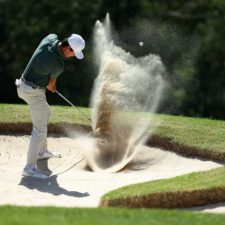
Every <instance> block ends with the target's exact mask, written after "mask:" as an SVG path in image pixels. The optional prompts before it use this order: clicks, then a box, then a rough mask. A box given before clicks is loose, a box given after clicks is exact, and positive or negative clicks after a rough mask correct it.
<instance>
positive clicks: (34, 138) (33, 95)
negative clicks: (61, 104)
mask: <svg viewBox="0 0 225 225" xmlns="http://www.w3.org/2000/svg"><path fill="white" fill-rule="evenodd" d="M45 91H46V90H45V89H33V88H32V87H31V86H29V85H27V84H25V83H24V82H22V81H21V80H20V81H19V85H17V93H18V96H19V97H20V98H21V99H23V100H24V101H25V102H26V103H27V104H28V106H29V109H30V113H31V119H32V125H33V127H32V133H31V138H30V143H29V148H28V152H27V165H31V166H35V165H36V163H37V160H38V155H39V152H43V151H45V150H46V149H47V125H48V121H49V117H50V114H51V111H50V108H49V105H48V103H47V100H46V95H45Z"/></svg>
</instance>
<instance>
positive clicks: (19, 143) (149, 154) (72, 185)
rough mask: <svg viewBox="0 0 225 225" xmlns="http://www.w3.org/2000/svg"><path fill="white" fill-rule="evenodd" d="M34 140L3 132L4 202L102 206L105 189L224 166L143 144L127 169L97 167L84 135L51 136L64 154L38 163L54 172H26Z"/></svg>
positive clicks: (0, 192)
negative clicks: (85, 152) (43, 175)
mask: <svg viewBox="0 0 225 225" xmlns="http://www.w3.org/2000/svg"><path fill="white" fill-rule="evenodd" d="M28 143H29V136H4V135H1V136H0V176H1V178H2V179H1V183H0V196H1V198H0V204H1V205H4V204H12V205H26V206H47V205H53V206H64V207H97V206H98V204H99V201H100V197H101V196H102V195H103V194H105V193H106V192H108V191H110V190H113V189H116V188H119V187H121V186H125V185H128V184H132V183H139V182H144V181H150V180H156V179H162V178H169V177H174V176H178V175H181V174H185V173H190V172H193V171H203V170H209V169H212V168H217V167H220V166H222V165H220V164H217V163H214V162H211V161H201V160H198V159H190V158H185V157H181V156H178V155H177V154H175V153H171V152H167V151H163V150H160V149H156V148H149V147H146V146H140V148H141V149H140V150H139V154H138V155H137V156H136V157H135V161H132V164H131V165H129V166H128V168H126V169H125V170H123V171H121V172H119V173H102V172H92V171H90V170H88V168H87V164H86V161H85V160H84V159H83V156H82V152H81V151H80V146H81V145H83V144H84V142H83V139H82V138H76V139H72V138H68V137H49V138H48V144H49V149H50V150H54V151H59V152H60V153H62V158H61V159H51V160H49V161H45V160H44V161H40V162H39V163H38V164H39V167H41V168H42V169H44V170H45V171H46V172H50V171H49V170H51V171H52V175H51V176H50V178H49V179H46V180H39V179H33V178H22V177H21V173H22V169H23V167H24V164H25V161H26V151H27V146H28Z"/></svg>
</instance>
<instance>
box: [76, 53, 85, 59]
mask: <svg viewBox="0 0 225 225" xmlns="http://www.w3.org/2000/svg"><path fill="white" fill-rule="evenodd" d="M75 56H76V57H77V58H78V59H83V58H84V54H83V52H75Z"/></svg>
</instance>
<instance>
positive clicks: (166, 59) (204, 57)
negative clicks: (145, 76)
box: [0, 0, 225, 119]
mask: <svg viewBox="0 0 225 225" xmlns="http://www.w3.org/2000/svg"><path fill="white" fill-rule="evenodd" d="M107 12H108V13H109V14H110V18H111V22H112V26H113V31H112V36H113V40H114V42H115V43H116V44H117V45H119V46H121V47H122V48H124V49H125V50H126V51H128V52H130V53H131V54H132V55H134V56H136V57H140V56H145V55H147V54H157V55H159V56H160V57H161V59H162V61H163V63H164V65H165V67H166V70H167V73H166V74H164V77H165V79H166V80H167V84H168V85H167V86H168V88H167V90H166V93H165V94H164V97H163V99H162V102H161V105H160V107H159V112H160V113H166V114H173V115H187V116H195V117H208V118H216V119H225V44H224V41H225V0H210V1H206V0H189V1H183V0H171V1H170V0H168V1H162V0H113V1H112V0H95V1H91V0H63V1H61V0H39V1H36V0H16V1H14V0H0V27H1V31H0V103H23V102H22V100H20V99H19V98H18V97H17V94H16V88H15V85H14V80H15V79H16V78H19V77H20V76H21V74H22V73H23V70H24V69H25V67H26V65H27V63H28V61H29V59H30V57H31V56H32V54H33V52H34V50H35V48H36V47H37V45H38V44H39V42H40V41H41V40H42V39H43V38H44V37H45V36H47V35H48V34H49V33H56V34H57V35H58V37H59V39H63V38H64V37H67V36H69V35H70V34H71V33H78V34H80V35H82V36H83V37H84V39H85V40H86V48H85V51H84V54H85V59H84V60H82V61H78V60H75V59H69V60H67V62H66V66H65V71H64V72H63V73H62V74H61V75H60V77H59V78H58V82H57V85H58V90H59V91H60V92H61V93H63V94H64V95H65V96H66V97H67V98H69V99H70V100H71V101H72V102H73V103H74V104H75V105H77V106H85V107H88V106H89V99H90V95H91V90H92V86H93V82H94V79H95V77H96V75H97V74H98V68H97V66H96V64H95V59H94V56H93V53H92V50H93V47H94V46H93V30H94V25H95V22H96V20H100V21H103V20H104V18H105V16H106V13H107ZM139 42H143V43H144V45H143V46H140V45H139ZM47 98H48V102H49V104H51V105H53V104H54V105H57V104H60V105H64V104H66V103H65V102H63V100H61V99H60V98H59V97H58V96H57V95H55V94H52V93H49V92H48V93H47Z"/></svg>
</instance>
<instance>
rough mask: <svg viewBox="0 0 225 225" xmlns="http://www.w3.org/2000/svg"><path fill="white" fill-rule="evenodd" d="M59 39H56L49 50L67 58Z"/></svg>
mask: <svg viewBox="0 0 225 225" xmlns="http://www.w3.org/2000/svg"><path fill="white" fill-rule="evenodd" d="M59 42H60V41H59V40H57V41H54V42H53V44H52V46H50V48H49V50H50V51H52V52H54V53H55V54H56V55H58V56H59V57H61V58H62V59H66V57H65V56H64V55H63V53H62V51H61V50H60V48H59Z"/></svg>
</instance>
